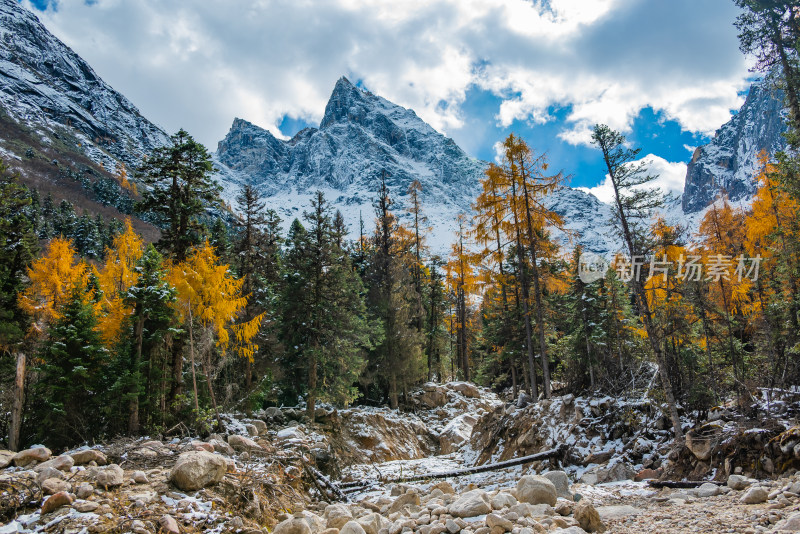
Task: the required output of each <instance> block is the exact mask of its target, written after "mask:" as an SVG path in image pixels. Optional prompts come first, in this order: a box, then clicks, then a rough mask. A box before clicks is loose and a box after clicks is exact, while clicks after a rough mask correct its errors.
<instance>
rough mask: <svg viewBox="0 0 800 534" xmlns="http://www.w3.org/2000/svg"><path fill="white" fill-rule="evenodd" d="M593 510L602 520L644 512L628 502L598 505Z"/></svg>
mask: <svg viewBox="0 0 800 534" xmlns="http://www.w3.org/2000/svg"><path fill="white" fill-rule="evenodd" d="M595 510H597V513H598V514H600V519H602V520H603V521H610V520H614V519H622V518H623V517H628V516H635V515H639V514H641V513H642V512H644V510H642V509H641V508H636V507H635V506H630V505H629V504H618V505H609V506H598V507H597V508H595Z"/></svg>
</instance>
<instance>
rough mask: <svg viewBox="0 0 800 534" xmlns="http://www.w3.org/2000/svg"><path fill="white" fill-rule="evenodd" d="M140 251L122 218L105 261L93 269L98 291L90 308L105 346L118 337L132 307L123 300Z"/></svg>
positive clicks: (135, 277)
mask: <svg viewBox="0 0 800 534" xmlns="http://www.w3.org/2000/svg"><path fill="white" fill-rule="evenodd" d="M142 254H144V242H143V241H142V238H141V236H139V234H137V233H136V231H135V230H134V229H133V226H132V225H131V221H130V219H125V229H124V231H123V232H122V233H121V234H119V235H118V236H116V237H115V238H114V241H113V242H112V244H111V246H110V247H108V248H107V249H106V254H105V262H104V263H103V265H102V266H101V268H100V269H97V268H95V269H94V272H95V275H96V276H97V282H98V286H99V289H100V291H101V293H102V296H101V298H99V299H97V302H96V303H95V306H94V308H95V314H96V315H97V318H98V329H99V331H100V336H101V337H102V339H103V342H104V343H105V344H106V346H111V345H113V344H114V343H116V342H117V341H118V340H119V336H120V334H121V332H122V327H123V325H124V323H125V320H126V319H127V318H128V317H130V315H131V313H132V312H133V308H132V307H131V306H129V305H126V304H125V302H124V296H125V293H126V292H127V291H128V289H130V288H131V287H133V286H134V285H136V282H137V281H138V280H139V273H138V272H137V271H136V264H137V262H138V261H139V260H140V259H141V257H142Z"/></svg>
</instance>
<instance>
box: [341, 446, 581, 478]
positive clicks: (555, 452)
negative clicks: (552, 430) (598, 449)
mask: <svg viewBox="0 0 800 534" xmlns="http://www.w3.org/2000/svg"><path fill="white" fill-rule="evenodd" d="M566 451H567V447H566V445H561V446H559V447H556V448H555V449H550V450H547V451H544V452H540V453H537V454H531V455H529V456H523V457H522V458H513V459H511V460H506V461H504V462H498V463H496V464H486V465H477V466H475V467H467V468H464V469H456V470H454V471H446V472H441V473H426V474H423V475H414V476H404V477H399V478H394V479H390V480H381V481H380V482H382V483H384V484H391V483H397V482H415V481H419V480H429V479H436V478H455V477H463V476H466V475H474V474H476V473H485V472H487V471H497V470H499V469H506V468H508V467H516V466H518V465H523V464H529V463H532V462H538V461H539V460H546V459H548V458H554V457H558V456H562V455H563V454H564V453H565V452H566ZM373 483H374V481H366V480H361V481H355V482H344V483H341V484H339V487H340V488H355V487H360V486H368V485H370V484H373Z"/></svg>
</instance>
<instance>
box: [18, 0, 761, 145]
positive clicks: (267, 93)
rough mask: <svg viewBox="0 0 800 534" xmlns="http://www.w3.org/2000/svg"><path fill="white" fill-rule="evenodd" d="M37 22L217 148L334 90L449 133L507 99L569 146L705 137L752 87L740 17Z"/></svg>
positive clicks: (361, 7) (210, 2) (519, 7)
mask: <svg viewBox="0 0 800 534" xmlns="http://www.w3.org/2000/svg"><path fill="white" fill-rule="evenodd" d="M24 3H25V4H26V5H27V6H28V7H29V8H30V7H31V5H30V0H25V2H24ZM37 14H38V15H39V17H40V18H41V19H42V20H43V22H44V23H45V24H46V26H47V27H48V28H49V29H50V30H51V31H52V32H53V33H55V34H56V35H57V36H58V37H59V38H61V39H62V40H63V41H64V42H66V43H67V44H68V45H69V46H71V47H72V48H73V49H74V50H75V51H76V52H77V53H78V54H80V55H81V56H83V57H84V58H85V59H86V60H87V61H88V62H89V63H90V64H91V65H92V66H93V67H94V68H95V69H96V70H97V72H98V74H100V75H101V76H102V77H103V78H104V79H105V80H106V81H108V82H109V83H110V84H111V85H112V86H114V87H116V88H117V89H119V90H120V91H122V92H123V93H124V94H125V95H126V96H128V97H129V98H130V99H131V100H132V101H133V102H134V103H135V104H136V105H137V106H139V107H140V108H141V110H142V112H143V113H144V114H145V115H146V116H147V117H149V118H151V119H153V120H155V122H157V123H159V124H160V125H161V126H163V127H164V128H166V129H167V130H168V131H175V130H177V129H178V128H179V127H186V128H187V129H188V130H189V131H191V132H193V133H194V134H195V135H196V136H197V137H198V138H199V139H200V140H201V141H203V142H204V143H206V144H208V145H210V146H211V147H214V146H215V145H216V142H217V141H218V140H219V139H221V138H222V136H223V135H224V134H225V132H226V131H227V129H228V127H229V126H230V123H231V121H232V120H233V118H234V117H237V116H238V117H242V118H245V119H247V120H250V121H252V122H254V123H256V124H259V125H261V126H263V127H266V128H269V129H270V130H272V131H273V132H274V133H279V132H278V124H280V121H281V119H282V118H283V117H285V116H289V117H291V118H294V119H302V120H305V121H308V122H316V121H318V120H319V119H320V118H321V117H322V114H323V112H324V107H325V103H326V102H327V99H328V97H329V95H330V91H331V89H332V88H333V85H334V83H335V81H336V79H337V78H338V77H339V76H341V75H347V76H348V77H349V78H351V80H353V81H360V82H361V83H363V84H364V85H365V86H366V87H367V88H369V89H370V90H372V91H373V92H376V93H378V94H380V95H382V96H385V97H386V98H388V99H390V100H392V101H395V102H397V103H399V104H402V105H404V106H407V107H411V108H413V109H415V110H416V111H417V113H418V114H419V115H420V116H421V117H422V118H423V119H424V120H426V121H427V122H429V123H430V124H431V125H432V126H434V127H435V128H437V129H440V130H442V131H445V132H448V131H455V130H458V129H459V128H462V127H464V124H465V121H464V116H463V111H462V104H463V103H464V101H465V99H466V95H467V92H468V91H469V90H470V89H473V88H477V89H479V90H484V91H490V92H492V93H493V94H495V95H497V96H499V97H500V98H501V100H502V102H501V104H500V105H499V109H497V117H496V119H497V121H498V123H499V124H500V125H505V126H507V125H509V124H512V123H513V122H514V121H518V120H522V121H528V122H530V123H532V124H541V123H546V122H549V121H553V120H554V110H567V113H566V118H565V119H564V123H563V128H562V132H561V134H560V137H561V139H563V140H565V141H567V142H569V143H573V144H579V143H586V142H587V141H588V132H589V127H590V126H591V125H592V124H594V123H596V122H603V123H606V124H609V125H610V126H612V127H613V128H615V129H618V130H621V131H623V132H627V131H629V130H630V127H631V125H632V121H633V118H634V117H636V115H637V114H638V112H639V111H640V110H641V109H642V108H644V107H646V106H650V107H652V108H653V109H654V110H656V111H662V112H663V113H664V115H665V116H666V117H668V118H672V119H675V120H677V121H678V122H679V123H680V124H681V126H682V127H683V128H684V129H686V130H688V131H692V132H702V133H707V132H710V131H712V130H713V129H715V128H717V127H718V126H719V125H720V124H722V123H723V122H725V121H726V120H727V119H728V118H729V114H730V110H731V109H734V108H737V107H738V106H739V105H740V103H741V97H740V96H739V94H738V93H739V91H741V90H742V89H743V88H745V87H746V78H747V75H748V73H747V64H746V62H745V60H744V59H743V58H742V57H741V55H740V54H739V51H738V49H737V45H738V43H737V40H736V31H735V29H734V28H733V27H732V25H731V23H732V21H733V19H734V17H735V15H736V11H735V7H734V6H733V5H732V3H731V2H712V1H704V2H697V1H696V0H671V1H670V2H652V1H648V0H549V1H547V0H407V1H404V2H391V3H387V2H385V0H330V1H328V2H313V1H311V0H297V1H294V2H281V1H279V0H259V1H253V2H247V1H243V0H204V1H203V2H188V1H186V0H137V1H136V2H126V1H124V0H96V1H93V2H86V1H85V0H59V1H58V2H57V3H55V4H51V5H50V7H49V8H48V9H47V10H45V11H44V12H38V11H37ZM285 133H292V132H285Z"/></svg>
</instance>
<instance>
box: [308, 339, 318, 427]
mask: <svg viewBox="0 0 800 534" xmlns="http://www.w3.org/2000/svg"><path fill="white" fill-rule="evenodd" d="M316 350H317V349H316V347H314V349H312V351H311V352H312V354H311V356H309V361H308V397H307V398H306V415H308V418H309V419H310V420H311V422H312V423H313V422H314V411H315V410H316V409H317V356H316Z"/></svg>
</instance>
